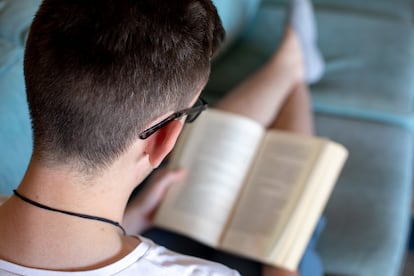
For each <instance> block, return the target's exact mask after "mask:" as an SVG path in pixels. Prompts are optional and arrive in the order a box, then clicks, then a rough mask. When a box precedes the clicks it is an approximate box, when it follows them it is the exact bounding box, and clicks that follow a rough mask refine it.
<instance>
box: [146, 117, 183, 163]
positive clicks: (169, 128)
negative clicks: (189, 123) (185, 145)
mask: <svg viewBox="0 0 414 276" xmlns="http://www.w3.org/2000/svg"><path fill="white" fill-rule="evenodd" d="M182 127H183V124H182V122H181V121H179V120H173V121H171V122H169V123H168V124H166V125H165V126H163V127H162V128H160V129H159V130H157V131H156V132H155V133H154V134H152V135H151V136H150V137H148V138H147V141H146V142H147V143H146V146H145V149H144V150H145V153H146V154H148V158H149V161H150V164H151V166H152V167H154V168H156V167H158V166H159V165H160V164H161V162H162V160H164V158H165V157H166V156H167V154H168V153H170V152H171V150H172V149H173V147H174V145H175V142H176V141H177V138H178V136H179V135H180V132H181V129H182Z"/></svg>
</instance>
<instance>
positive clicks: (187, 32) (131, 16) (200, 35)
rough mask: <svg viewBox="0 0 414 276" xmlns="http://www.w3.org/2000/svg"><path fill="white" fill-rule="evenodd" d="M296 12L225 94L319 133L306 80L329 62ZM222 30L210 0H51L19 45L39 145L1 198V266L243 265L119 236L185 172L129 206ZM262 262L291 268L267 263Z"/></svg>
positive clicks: (267, 122) (130, 270) (177, 271)
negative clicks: (257, 65) (268, 52)
mask: <svg viewBox="0 0 414 276" xmlns="http://www.w3.org/2000/svg"><path fill="white" fill-rule="evenodd" d="M290 18H291V20H290V22H289V24H288V26H287V28H286V35H285V38H284V40H283V42H282V45H281V47H280V48H279V50H278V51H277V52H276V53H275V55H274V56H273V57H272V58H271V60H270V61H269V62H268V63H267V64H266V65H265V66H264V67H263V68H262V69H261V70H259V71H258V72H257V73H256V74H254V75H253V76H252V77H251V78H249V79H247V80H246V81H245V82H244V83H243V84H241V85H240V86H239V87H237V88H235V89H234V90H233V91H231V92H230V93H229V95H228V96H226V97H225V98H224V99H223V100H222V101H221V102H219V104H218V107H219V108H221V109H223V110H227V111H229V112H235V113H239V114H243V115H245V116H248V117H251V118H252V119H254V120H256V121H258V122H260V123H261V124H263V125H264V126H265V127H268V128H279V129H285V130H288V131H293V132H298V133H302V134H306V135H312V116H311V110H310V108H309V95H308V91H307V88H306V82H310V81H315V80H317V79H318V78H319V77H320V76H321V74H322V71H323V69H322V66H323V64H322V63H321V60H320V57H319V54H318V52H317V51H315V50H317V49H316V48H315V46H316V45H315V44H314V42H315V41H314V39H315V37H314V36H312V35H311V36H309V35H308V34H309V33H312V32H313V31H314V30H313V29H312V27H309V26H313V24H309V23H313V22H312V20H313V15H312V10H311V6H310V5H309V2H308V1H307V0H294V1H293V6H292V10H291V17H290ZM303 18H306V19H308V21H307V20H303ZM303 26H308V28H307V29H306V28H303ZM223 35H224V34H223V29H222V27H221V24H220V20H219V18H218V16H217V13H216V11H215V8H214V7H213V6H212V4H211V3H210V1H209V0H169V1H163V0H140V1H138V0H120V1H111V0H89V1H73V0H45V1H44V3H43V5H42V6H41V8H40V11H39V12H38V14H37V16H36V18H35V21H34V23H33V26H32V29H31V33H30V36H29V40H28V43H27V49H26V58H25V77H26V85H27V94H28V101H29V105H30V111H31V116H32V121H33V130H34V152H33V157H32V160H31V162H30V165H29V168H28V170H27V173H26V176H25V178H24V179H23V181H22V183H21V185H20V186H19V187H18V189H17V191H16V192H15V196H13V197H11V198H10V199H9V200H8V201H7V202H6V203H5V204H4V205H2V206H1V207H0V275H1V274H7V275H10V274H11V275H15V274H19V275H20V274H23V275H56V274H59V275H60V274H64V273H67V274H76V272H80V273H81V274H82V275H113V274H117V275H194V274H196V275H233V274H237V272H235V271H232V270H230V269H228V268H226V267H224V266H221V265H218V264H215V263H211V262H207V261H203V260H200V259H196V258H191V257H187V256H183V255H178V254H176V253H173V252H171V251H168V250H166V249H165V248H162V247H158V246H156V245H155V244H153V243H152V242H151V241H149V240H146V239H144V238H141V237H135V236H127V235H124V232H125V231H126V232H127V233H128V234H133V235H136V234H138V233H140V232H141V231H142V230H144V229H145V228H147V227H148V226H149V225H150V219H149V218H150V215H151V214H152V212H153V211H154V209H155V208H156V207H157V205H158V204H159V202H160V201H161V200H162V197H163V194H164V192H165V190H166V189H167V188H168V186H169V185H170V184H171V183H174V182H176V181H178V180H179V179H180V178H182V177H183V172H182V171H174V172H169V173H166V172H165V171H164V172H162V173H161V174H159V175H158V176H157V177H155V179H154V183H152V184H153V185H150V186H149V189H147V190H146V191H145V192H144V193H142V194H140V196H139V197H138V198H136V199H135V200H134V202H133V203H132V204H130V205H129V207H128V209H127V211H126V213H125V216H124V210H125V206H126V203H127V200H128V198H129V195H130V193H131V192H132V190H133V189H134V188H135V186H136V184H137V183H140V182H141V181H142V180H143V179H144V178H145V177H146V175H147V174H148V173H149V172H150V171H152V169H153V168H155V167H157V166H158V165H159V164H160V162H161V161H162V159H163V158H164V157H165V156H166V154H167V153H168V152H169V151H170V150H171V148H172V147H173V145H174V143H175V141H176V139H177V136H178V134H179V132H180V131H181V128H182V124H183V121H184V119H187V120H192V119H194V118H195V117H196V115H197V114H199V112H201V111H202V110H203V108H204V107H205V106H204V104H203V102H202V101H197V100H196V99H197V98H198V96H199V94H200V91H201V89H202V88H203V87H204V85H205V83H206V82H207V79H208V75H209V69H210V59H211V56H212V55H213V54H214V52H215V50H216V49H217V47H218V45H219V43H220V41H221V40H222V39H223ZM303 38H307V39H303ZM309 53H310V54H309ZM195 102H198V103H196V106H194V107H193V108H189V107H190V106H191V105H193V103H195ZM177 110H178V111H179V112H177ZM175 119H180V120H175ZM121 221H123V223H122V225H123V226H124V227H122V226H121V224H120V222H121ZM124 228H125V229H124ZM305 255H306V254H305ZM305 259H309V258H305ZM305 271H306V272H307V273H309V275H318V274H319V273H314V270H309V269H307V268H306V269H305ZM263 274H264V275H295V274H296V273H295V272H288V271H283V270H281V269H278V268H274V267H270V266H264V269H263ZM304 274H305V275H306V273H304Z"/></svg>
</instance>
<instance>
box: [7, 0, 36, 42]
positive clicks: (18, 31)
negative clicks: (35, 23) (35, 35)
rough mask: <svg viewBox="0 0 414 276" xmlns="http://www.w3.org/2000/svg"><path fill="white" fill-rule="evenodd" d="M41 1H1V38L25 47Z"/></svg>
mask: <svg viewBox="0 0 414 276" xmlns="http://www.w3.org/2000/svg"><path fill="white" fill-rule="evenodd" d="M40 2H41V0H0V37H3V38H4V39H7V40H9V41H10V42H13V43H14V44H16V45H18V46H23V45H24V43H25V40H26V36H27V32H28V30H29V27H30V24H31V23H32V20H33V16H34V14H35V12H36V11H37V9H38V7H39V4H40Z"/></svg>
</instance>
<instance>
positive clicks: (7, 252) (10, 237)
mask: <svg viewBox="0 0 414 276" xmlns="http://www.w3.org/2000/svg"><path fill="white" fill-rule="evenodd" d="M119 165H123V164H119ZM124 169H128V168H127V167H126V168H125V166H124ZM125 175H127V174H125V172H122V171H119V170H116V169H114V170H111V169H109V170H107V171H106V172H105V174H102V175H100V176H97V177H95V178H83V177H79V174H76V173H73V172H72V171H71V170H70V169H66V168H64V167H59V168H53V169H52V168H48V167H45V166H42V165H41V164H39V163H38V162H36V161H34V160H32V162H31V163H30V165H29V169H28V171H27V173H26V175H25V177H24V179H23V181H22V183H21V185H20V186H19V188H18V192H19V193H20V194H21V195H23V196H24V197H27V198H29V199H30V200H33V201H36V202H38V203H40V204H43V205H46V206H49V207H52V208H56V209H59V210H64V211H69V212H75V213H79V214H85V215H91V216H97V217H102V218H105V219H109V220H113V221H116V222H121V221H122V217H123V212H124V209H125V206H126V203H127V200H128V198H129V195H130V193H131V190H132V189H133V187H134V185H133V184H132V183H129V182H131V181H133V179H132V178H131V179H127V178H126V177H125ZM0 219H1V220H2V225H0V259H5V260H9V261H11V262H14V263H18V264H22V265H25V266H35V267H38V268H47V269H54V270H67V269H76V270H79V269H90V268H95V267H99V266H102V265H105V264H108V263H111V262H113V261H114V259H115V260H116V259H118V258H120V257H122V256H124V255H125V254H127V253H128V252H130V251H131V250H132V249H133V248H134V247H135V246H136V245H137V244H138V243H139V241H138V240H136V239H131V238H128V237H125V236H123V234H122V233H121V231H120V229H119V228H117V227H116V226H114V225H111V224H109V223H105V222H101V221H95V220H88V219H84V218H80V217H74V216H70V215H65V214H62V213H56V212H52V211H48V210H45V209H42V208H39V207H36V206H33V205H31V204H29V203H27V202H24V201H23V200H21V199H20V198H17V197H13V198H12V199H11V200H9V201H8V202H7V203H6V204H5V205H4V206H2V207H1V208H0ZM29 229H30V230H29ZM3 239H4V240H3ZM29 245H30V246H29ZM22 252H24V254H22ZM40 252H42V254H39V253H40ZM46 255H47V256H46ZM81 255H82V256H81Z"/></svg>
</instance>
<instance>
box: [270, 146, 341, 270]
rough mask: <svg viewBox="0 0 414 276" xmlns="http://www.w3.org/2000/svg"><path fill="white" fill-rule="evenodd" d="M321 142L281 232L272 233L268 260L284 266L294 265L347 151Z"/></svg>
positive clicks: (328, 195) (305, 243)
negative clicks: (272, 238)
mask: <svg viewBox="0 0 414 276" xmlns="http://www.w3.org/2000/svg"><path fill="white" fill-rule="evenodd" d="M321 142H322V144H321V149H320V153H319V154H318V157H317V161H316V162H315V163H314V166H313V167H312V170H311V172H310V175H309V176H308V178H307V181H306V184H305V185H304V186H303V191H302V192H301V193H300V195H299V198H297V200H296V203H295V205H294V206H293V207H294V208H293V209H292V211H291V212H290V214H289V219H288V220H287V222H286V223H285V225H284V228H285V229H284V231H282V232H281V233H280V234H279V235H277V236H275V239H274V245H275V246H274V248H273V252H272V254H271V255H269V258H268V261H269V262H270V263H274V264H281V265H282V264H283V266H284V267H285V268H287V269H294V268H296V267H297V266H298V264H299V262H300V259H301V257H302V255H303V252H304V250H305V248H306V245H307V244H308V242H309V240H310V238H311V236H312V233H313V231H314V229H315V227H316V224H317V222H318V220H319V218H320V216H321V214H322V212H323V209H324V208H325V206H326V203H327V201H328V199H329V197H330V195H331V192H332V190H333V188H334V186H335V183H336V181H337V179H338V176H339V173H340V172H341V169H342V167H343V165H344V163H345V160H346V159H347V157H348V151H347V149H346V148H345V147H343V146H342V145H340V144H337V143H335V142H332V141H327V140H325V141H321Z"/></svg>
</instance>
